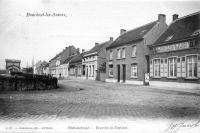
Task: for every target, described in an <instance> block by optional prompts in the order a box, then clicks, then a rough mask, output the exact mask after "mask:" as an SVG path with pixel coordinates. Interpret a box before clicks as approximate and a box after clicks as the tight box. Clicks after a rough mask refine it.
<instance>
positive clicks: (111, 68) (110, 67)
mask: <svg viewBox="0 0 200 133" xmlns="http://www.w3.org/2000/svg"><path fill="white" fill-rule="evenodd" d="M109 77H113V65H109Z"/></svg>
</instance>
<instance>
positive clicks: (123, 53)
mask: <svg viewBox="0 0 200 133" xmlns="http://www.w3.org/2000/svg"><path fill="white" fill-rule="evenodd" d="M125 57H126V49H125V48H123V49H122V58H125Z"/></svg>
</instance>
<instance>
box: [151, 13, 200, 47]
mask: <svg viewBox="0 0 200 133" xmlns="http://www.w3.org/2000/svg"><path fill="white" fill-rule="evenodd" d="M197 30H200V12H196V13H193V14H190V15H187V16H184V17H181V18H178V19H176V20H175V21H173V22H172V23H171V24H170V25H169V27H168V29H167V30H166V31H165V32H164V33H163V34H162V35H161V36H160V37H159V39H158V40H157V41H156V42H155V43H154V44H153V45H160V44H164V43H171V42H175V41H181V40H183V39H189V38H193V37H195V36H196V35H193V34H194V32H195V31H197ZM197 36H198V35H197Z"/></svg>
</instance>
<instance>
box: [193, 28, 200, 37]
mask: <svg viewBox="0 0 200 133" xmlns="http://www.w3.org/2000/svg"><path fill="white" fill-rule="evenodd" d="M199 34H200V29H198V30H195V31H194V32H193V33H192V35H191V36H196V35H199Z"/></svg>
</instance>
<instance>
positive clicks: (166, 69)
mask: <svg viewBox="0 0 200 133" xmlns="http://www.w3.org/2000/svg"><path fill="white" fill-rule="evenodd" d="M167 71H168V68H167V59H164V77H167Z"/></svg>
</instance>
